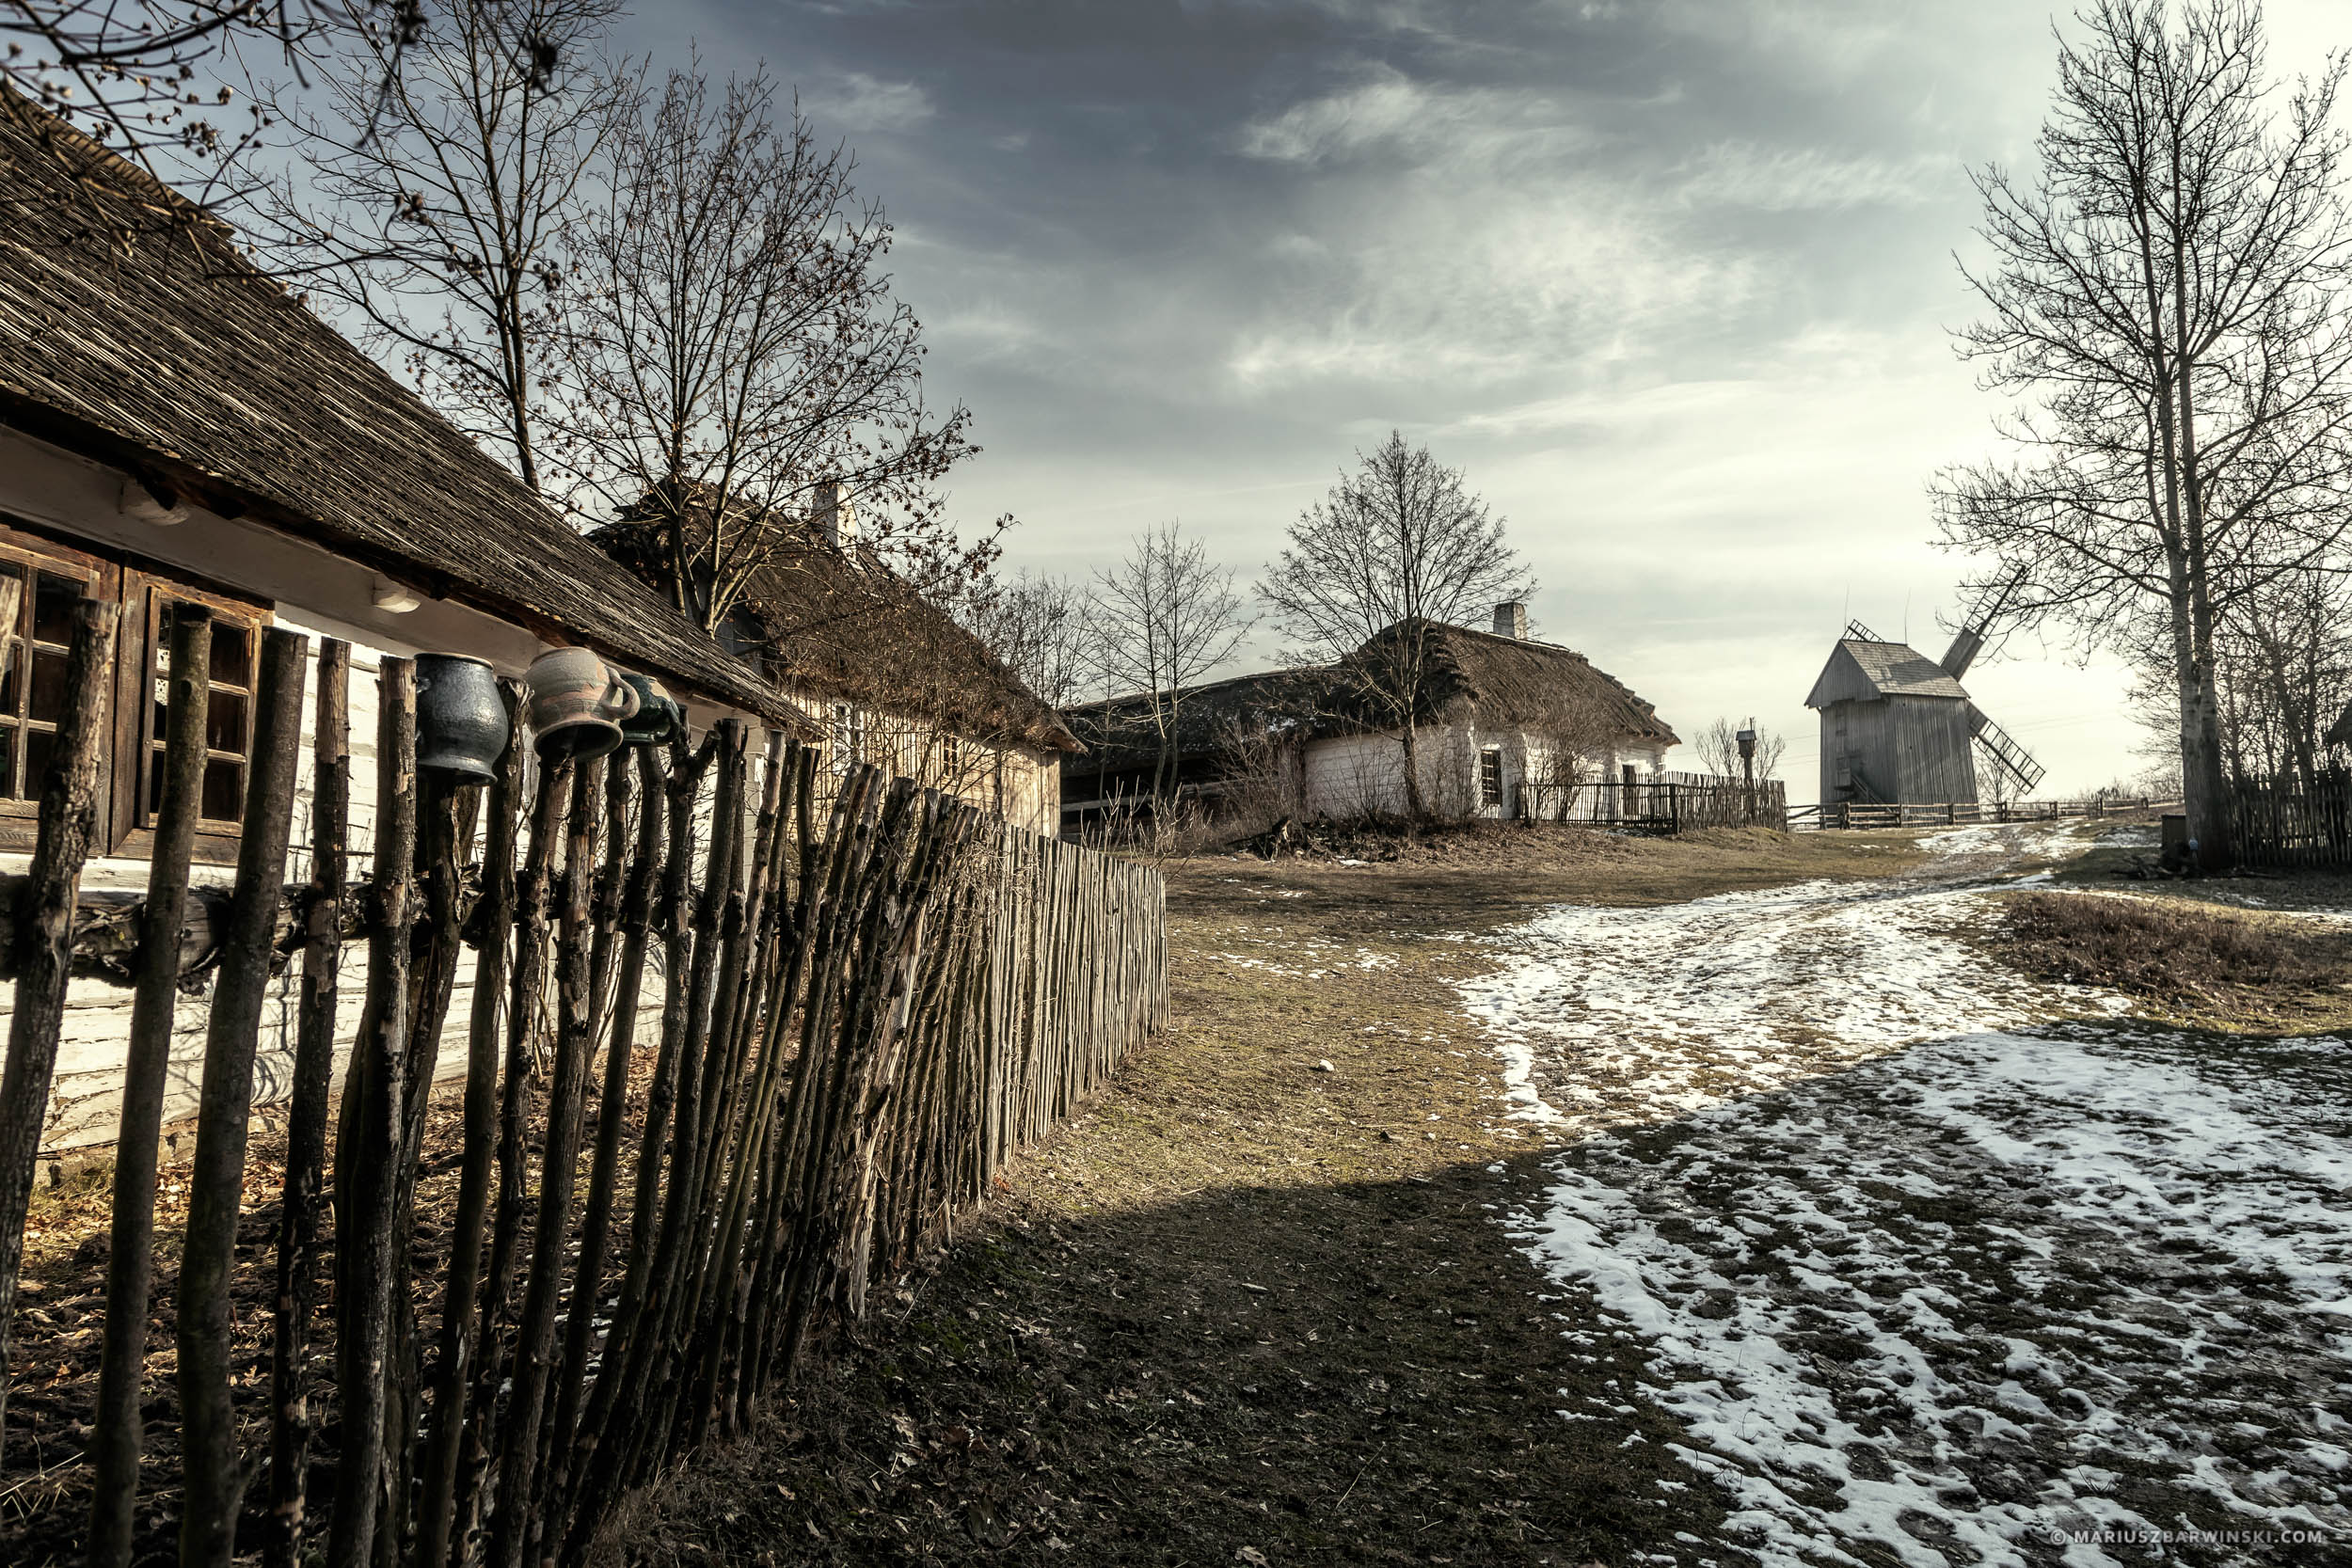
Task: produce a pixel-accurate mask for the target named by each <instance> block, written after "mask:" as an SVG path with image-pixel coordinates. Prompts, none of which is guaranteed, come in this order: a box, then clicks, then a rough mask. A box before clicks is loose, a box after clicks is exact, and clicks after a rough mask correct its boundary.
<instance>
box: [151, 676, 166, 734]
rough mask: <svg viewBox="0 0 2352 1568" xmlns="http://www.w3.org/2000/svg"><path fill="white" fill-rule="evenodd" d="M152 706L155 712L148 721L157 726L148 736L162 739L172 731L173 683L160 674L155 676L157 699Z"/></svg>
mask: <svg viewBox="0 0 2352 1568" xmlns="http://www.w3.org/2000/svg"><path fill="white" fill-rule="evenodd" d="M152 707H153V712H152V713H151V715H150V716H149V718H148V722H149V723H151V724H152V725H154V726H155V727H154V728H153V729H151V730H149V731H148V732H147V737H148V738H149V739H150V740H161V739H163V737H164V736H167V735H169V734H170V733H171V683H170V682H169V681H167V680H166V679H164V678H163V677H162V676H160V675H158V676H157V677H155V701H154V703H153V705H152Z"/></svg>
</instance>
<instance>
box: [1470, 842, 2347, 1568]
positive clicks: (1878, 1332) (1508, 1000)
mask: <svg viewBox="0 0 2352 1568" xmlns="http://www.w3.org/2000/svg"><path fill="white" fill-rule="evenodd" d="M2044 826H2045V825H2040V824H2037V825H2033V827H2032V828H2027V829H2022V830H2021V829H2020V828H2016V827H2010V828H1971V829H1961V830H1954V831H1953V832H1947V833H1939V834H1935V835H1933V836H1932V837H1931V838H1930V839H1928V840H1927V841H1926V842H1927V843H1928V844H1929V845H1930V847H1931V848H1933V849H1934V850H1935V851H1936V852H1937V853H1938V855H1939V856H1940V857H1941V859H1940V861H1939V863H1938V864H1937V865H1936V866H1935V867H1934V868H1932V869H1931V871H1930V872H1929V873H1928V874H1926V875H1923V876H1917V877H1912V878H1906V879H1895V880H1892V881H1888V882H1881V883H1873V884H1843V885H1832V884H1827V883H1815V884H1805V885H1802V886H1798V887H1793V888H1780V889H1773V890H1770V891H1767V892H1758V893H1748V894H1738V895H1726V896H1724V897H1720V898H1708V899H1701V900H1697V901H1695V902H1692V903H1688V904H1680V905H1674V906H1669V907H1664V908H1658V909H1649V910H1598V909H1582V908H1578V909H1561V910H1555V911H1550V912H1549V913H1547V914H1545V915H1544V916H1542V917H1540V918H1539V919H1537V920H1536V921H1534V922H1533V923H1531V924H1530V925H1528V926H1526V927H1521V928H1519V929H1518V930H1517V931H1515V932H1511V933H1506V934H1505V935H1504V936H1503V937H1502V938H1501V939H1499V941H1498V942H1497V945H1498V946H1499V947H1500V948H1501V949H1502V957H1503V961H1502V966H1501V967H1500V969H1499V970H1498V971H1497V972H1496V973H1493V974H1488V975H1486V976H1483V977H1481V978H1479V979H1477V980H1474V981H1471V982H1469V983H1467V984H1465V986H1464V987H1463V995H1464V1001H1465V1004H1466V1006H1468V1007H1469V1009H1470V1011H1471V1013H1472V1014H1473V1015H1474V1016H1476V1017H1477V1018H1478V1019H1480V1020H1481V1021H1482V1022H1484V1023H1485V1025H1486V1028H1487V1031H1488V1034H1489V1037H1490V1038H1491V1040H1492V1041H1493V1044H1494V1046H1495V1049H1496V1051H1497V1053H1499V1055H1500V1056H1501V1057H1502V1067H1503V1080H1504V1085H1505V1092H1506V1095H1507V1097H1508V1101H1509V1105H1510V1110H1511V1113H1512V1115H1514V1116H1516V1117H1519V1118H1521V1119H1523V1120H1526V1121H1529V1122H1533V1123H1536V1124H1538V1125H1539V1126H1541V1128H1542V1129H1543V1130H1544V1132H1546V1134H1547V1135H1548V1136H1549V1138H1550V1139H1551V1140H1552V1141H1553V1142H1554V1143H1556V1144H1567V1145H1568V1146H1569V1147H1567V1148H1565V1149H1564V1150H1563V1151H1562V1152H1560V1153H1559V1154H1557V1155H1556V1156H1555V1168H1554V1170H1553V1173H1552V1174H1553V1183H1554V1184H1553V1186H1552V1189H1551V1191H1550V1193H1549V1196H1548V1198H1547V1199H1546V1200H1545V1202H1544V1203H1543V1205H1542V1206H1541V1207H1540V1208H1539V1209H1538V1211H1536V1212H1534V1214H1532V1215H1531V1216H1529V1217H1527V1218H1525V1219H1524V1220H1523V1221H1521V1222H1520V1223H1521V1227H1522V1233H1523V1237H1524V1240H1525V1243H1526V1244H1527V1245H1528V1246H1529V1248H1530V1249H1531V1250H1532V1252H1533V1253H1534V1255H1535V1256H1536V1257H1537V1259H1539V1260H1540V1261H1541V1262H1542V1263H1543V1264H1544V1265H1545V1267H1546V1268H1547V1270H1548V1271H1549V1273H1550V1274H1551V1275H1552V1277H1554V1278H1555V1279H1557V1280H1559V1281H1561V1282H1563V1283H1564V1284H1570V1285H1575V1286H1581V1287H1582V1288H1583V1289H1585V1290H1587V1291H1590V1292H1592V1294H1593V1295H1594V1297H1595V1298H1596V1300H1597V1305H1598V1307H1600V1309H1601V1311H1602V1313H1603V1325H1602V1327H1601V1329H1600V1330H1599V1332H1598V1334H1597V1335H1595V1336H1592V1338H1623V1337H1625V1336H1627V1335H1629V1334H1631V1335H1635V1336H1638V1337H1639V1338H1640V1339H1642V1340H1643V1341H1645V1343H1646V1344H1647V1346H1648V1347H1649V1349H1650V1351H1651V1353H1652V1360H1651V1361H1650V1363H1649V1370H1648V1373H1647V1375H1646V1376H1645V1378H1644V1380H1643V1381H1644V1386H1645V1389H1646V1391H1647V1393H1648V1394H1649V1397H1650V1398H1651V1399H1652V1401H1653V1402H1656V1403H1657V1404H1658V1405H1660V1406H1661V1408H1663V1409H1665V1410H1666V1411H1668V1412H1669V1413H1671V1414H1673V1415H1675V1416H1676V1417H1677V1418H1680V1419H1681V1421H1682V1422H1683V1423H1684V1425H1685V1428H1686V1430H1687V1431H1688V1433H1690V1437H1691V1441H1690V1442H1689V1443H1686V1444H1681V1445H1677V1451H1678V1452H1679V1453H1681V1454H1682V1456H1683V1457H1684V1458H1685V1459H1686V1460H1687V1461H1688V1462H1689V1463H1690V1465H1692V1468H1694V1469H1696V1470H1698V1471H1699V1472H1701V1473H1702V1474H1705V1475H1708V1476H1709V1477H1711V1478H1712V1479H1713V1480H1714V1481H1717V1482H1718V1484H1719V1485H1720V1486H1721V1487H1722V1488H1723V1490H1724V1493H1725V1494H1726V1496H1727V1497H1728V1498H1729V1499H1730V1504H1731V1515H1730V1520H1729V1529H1730V1533H1732V1534H1733V1535H1734V1536H1736V1537H1738V1538H1740V1540H1741V1541H1742V1542H1743V1543H1744V1544H1748V1545H1749V1546H1751V1548H1752V1549H1754V1550H1755V1551H1756V1552H1757V1553H1758V1554H1759V1555H1761V1556H1762V1557H1763V1558H1764V1559H1765V1560H1767V1561H1769V1562H1772V1563H1789V1564H1804V1563H1823V1564H1851V1563H1858V1562H1862V1561H1865V1560H1870V1561H1877V1560H1883V1559H1885V1558H1889V1557H1891V1558H1892V1559H1894V1560H1899V1561H1902V1562H1904V1563H1906V1564H1916V1565H1919V1568H1931V1565H1932V1568H1944V1565H1947V1564H1950V1563H1954V1562H1976V1563H1982V1564H1986V1565H2002V1564H2020V1565H2027V1564H2030V1565H2040V1564H2045V1563H2051V1562H2058V1561H2063V1562H2065V1563H2068V1564H2085V1565H2089V1564H2106V1563H2116V1562H2121V1561H2123V1560H2137V1558H2131V1559H2123V1558H2118V1557H2115V1556H2111V1555H2109V1554H2108V1553H2107V1552H2106V1550H2105V1549H2104V1547H2103V1546H2102V1545H2101V1544H2098V1543H2094V1542H2090V1541H2085V1540H2080V1539H2077V1540H2074V1541H2073V1542H2071V1543H2069V1544H2064V1545H2063V1546H2062V1547H2061V1546H2059V1545H2058V1544H2055V1543H2054V1540H2053V1538H2052V1536H2051V1535H2050V1533H2049V1532H2051V1531H2053V1530H2060V1529H2073V1530H2088V1529H2092V1528H2103V1529H2109V1530H2119V1531H2127V1532H2128V1531H2137V1530H2160V1529H2180V1528H2185V1527H2188V1526H2192V1525H2195V1526H2204V1527H2215V1528H2234V1529H2261V1528H2268V1529H2273V1530H2280V1531H2284V1530H2293V1529H2305V1530H2308V1529H2311V1528H2314V1527H2316V1528H2321V1529H2323V1530H2325V1531H2328V1532H2332V1533H2342V1532H2344V1531H2347V1530H2352V1508H2347V1506H2346V1502H2347V1494H2346V1492H2345V1491H2344V1490H2343V1487H2342V1482H2343V1471H2344V1467H2345V1465H2346V1462H2347V1452H2346V1446H2345V1444H2344V1441H2343V1436H2342V1434H2343V1433H2344V1431H2346V1430H2352V1424H2347V1423H2345V1422H2344V1421H2343V1420H2341V1419H2340V1418H2336V1417H2334V1416H2333V1415H2332V1414H2330V1409H2329V1407H2334V1408H2338V1409H2340V1408H2344V1406H2345V1405H2346V1404H2347V1402H2352V1323H2348V1322H2347V1321H2346V1320H2347V1317H2348V1316H2352V1202H2347V1195H2352V1110H2347V1107H2352V1059H2348V1058H2352V1052H2348V1051H2347V1050H2346V1049H2345V1047H2344V1043H2343V1042H2341V1041H2338V1040H2335V1039H2333V1038H2317V1039H2301V1040H2295V1041H2232V1042H2229V1043H2227V1044H2226V1045H2224V1046H2217V1045H2216V1044H2214V1043H2213V1042H2211V1041H2209V1040H2207V1039H2204V1038H2201V1037H2194V1036H2187V1035H2182V1034H2177V1033H2173V1032H2169V1031H2165V1030H2161V1029H2153V1028H2146V1027H2139V1026H2136V1025H2127V1024H2123V1023H2121V1022H2054V1020H2055V1019H2057V1018H2058V1016H2059V1015H2073V1016H2074V1017H2075V1018H2076V1019H2079V1018H2080V1017H2081V1016H2082V1015H2083V1014H2084V1013H2086V1012H2090V1013H2092V1014H2094V1015H2095V1014H2096V1013H2098V1012H2100V1011H2106V1012H2109V1013H2113V1012H2117V1011H2120V1010H2121V1001H2120V999H2116V998H2106V997H2102V996H2100V995H2098V994H2096V993H2092V992H2088V991H2082V990H2071V989H2070V990H2058V989H2055V988H2049V987H2044V986H2041V985H2037V984H2035V983H2033V982H2030V981H2027V980H2025V979H2023V978H2020V977H2017V976H2014V975H2012V974H2010V973H2009V972H2007V971H2005V970H2003V969H2001V968H1999V967H1998V966H1995V965H1993V964H1991V963H1989V962H1988V961H1987V960H1985V959H1984V958H1982V957H1980V956H1979V954H1977V953H1976V952H1975V951H1973V950H1972V949H1970V948H1969V947H1968V946H1967V945H1966V944H1965V943H1964V942H1961V941H1959V940H1958V939H1957V937H1956V936H1955V934H1954V933H1955V931H1956V930H1957V929H1959V928H1961V927H1964V926H1965V925H1966V924H1967V923H1968V922H1970V921H1973V920H1980V919H1981V918H1982V917H1983V914H1984V907H1983V904H1982V898H1983V895H1982V893H1981V891H1979V887H1980V885H1981V882H1982V880H1983V879H1990V878H1994V877H1998V876H1999V875H2001V874H2002V872H2003V871H2004V870H2005V869H2006V867H2007V866H2008V865H2010V864H2011V863H2013V861H2014V859H2016V858H2032V859H2047V858H2053V857H2055V856H2058V855H2061V854H2063V853H2065V852H2068V851H2069V850H2070V849H2073V848H2079V847H2082V841H2081V840H2080V838H2078V837H2075V836H2074V835H2073V833H2072V832H2071V830H2066V831H2058V832H2053V831H2038V830H2042V829H2043V828H2044ZM2062 827H2063V825H2061V828H2062ZM2008 885H2015V884H2014V883H2013V882H2012V883H2010V884H2008ZM1858 1554H1859V1555H1858Z"/></svg>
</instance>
